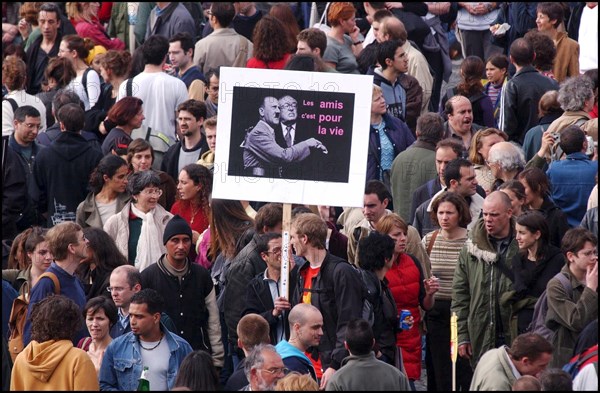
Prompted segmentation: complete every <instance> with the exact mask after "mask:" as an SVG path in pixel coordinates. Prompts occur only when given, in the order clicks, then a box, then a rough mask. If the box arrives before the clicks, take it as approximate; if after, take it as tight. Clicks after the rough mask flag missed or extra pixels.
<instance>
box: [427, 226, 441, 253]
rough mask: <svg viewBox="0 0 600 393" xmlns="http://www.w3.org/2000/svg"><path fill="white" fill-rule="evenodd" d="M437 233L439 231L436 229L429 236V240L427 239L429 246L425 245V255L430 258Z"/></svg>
mask: <svg viewBox="0 0 600 393" xmlns="http://www.w3.org/2000/svg"><path fill="white" fill-rule="evenodd" d="M439 233H440V230H439V229H436V230H435V231H433V233H432V234H431V239H429V245H427V255H429V256H431V250H432V249H433V244H434V243H435V239H436V238H437V235H438V234H439Z"/></svg>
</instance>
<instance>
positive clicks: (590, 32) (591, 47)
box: [578, 5, 598, 73]
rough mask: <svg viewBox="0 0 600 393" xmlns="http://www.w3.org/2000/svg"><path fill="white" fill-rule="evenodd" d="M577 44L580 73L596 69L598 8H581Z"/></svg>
mask: <svg viewBox="0 0 600 393" xmlns="http://www.w3.org/2000/svg"><path fill="white" fill-rule="evenodd" d="M578 42H579V70H580V72H581V73H584V72H586V71H587V70H591V69H594V68H598V6H595V7H594V8H590V7H588V6H587V5H586V6H585V7H583V12H582V13H581V21H580V24H579V41H578Z"/></svg>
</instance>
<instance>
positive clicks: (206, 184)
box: [171, 164, 213, 260]
mask: <svg viewBox="0 0 600 393" xmlns="http://www.w3.org/2000/svg"><path fill="white" fill-rule="evenodd" d="M212 182H213V176H212V173H211V172H210V170H209V169H208V168H206V167H205V166H202V165H198V164H188V165H186V166H185V167H183V169H181V172H179V178H178V182H177V193H178V195H177V196H178V198H177V201H176V202H175V203H174V204H173V207H171V213H173V214H179V215H180V216H181V217H182V218H183V219H184V220H185V221H187V222H188V224H190V227H191V228H192V244H196V242H197V241H198V238H199V237H200V234H201V233H202V232H204V230H205V229H206V228H208V223H209V222H208V221H209V217H210V205H209V202H208V199H209V198H210V194H211V192H212ZM192 254H193V255H190V258H191V259H192V260H195V259H196V253H195V250H194V252H192Z"/></svg>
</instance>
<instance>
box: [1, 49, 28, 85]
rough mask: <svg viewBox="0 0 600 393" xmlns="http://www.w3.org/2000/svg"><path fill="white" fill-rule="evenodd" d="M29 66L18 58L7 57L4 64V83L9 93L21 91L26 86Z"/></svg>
mask: <svg viewBox="0 0 600 393" xmlns="http://www.w3.org/2000/svg"><path fill="white" fill-rule="evenodd" d="M26 70H27V66H26V65H25V62H24V61H23V60H21V59H19V58H17V57H7V58H6V59H4V61H3V62H2V82H3V83H4V85H6V88H7V89H8V91H13V90H20V89H22V88H23V86H25V81H26V78H27V76H26V75H27V73H26Z"/></svg>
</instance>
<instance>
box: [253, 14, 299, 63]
mask: <svg viewBox="0 0 600 393" xmlns="http://www.w3.org/2000/svg"><path fill="white" fill-rule="evenodd" d="M284 31H285V26H284V25H283V23H282V22H280V21H279V20H278V19H277V18H275V17H274V16H271V15H265V16H263V17H262V18H261V19H260V20H259V21H258V23H257V24H256V26H254V32H253V33H252V43H253V46H254V49H253V51H252V58H250V59H249V60H248V62H247V63H246V67H247V68H267V69H276V70H282V69H283V67H284V66H285V63H286V62H287V61H288V59H289V58H290V51H289V43H288V38H287V36H286V34H282V32H284Z"/></svg>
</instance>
